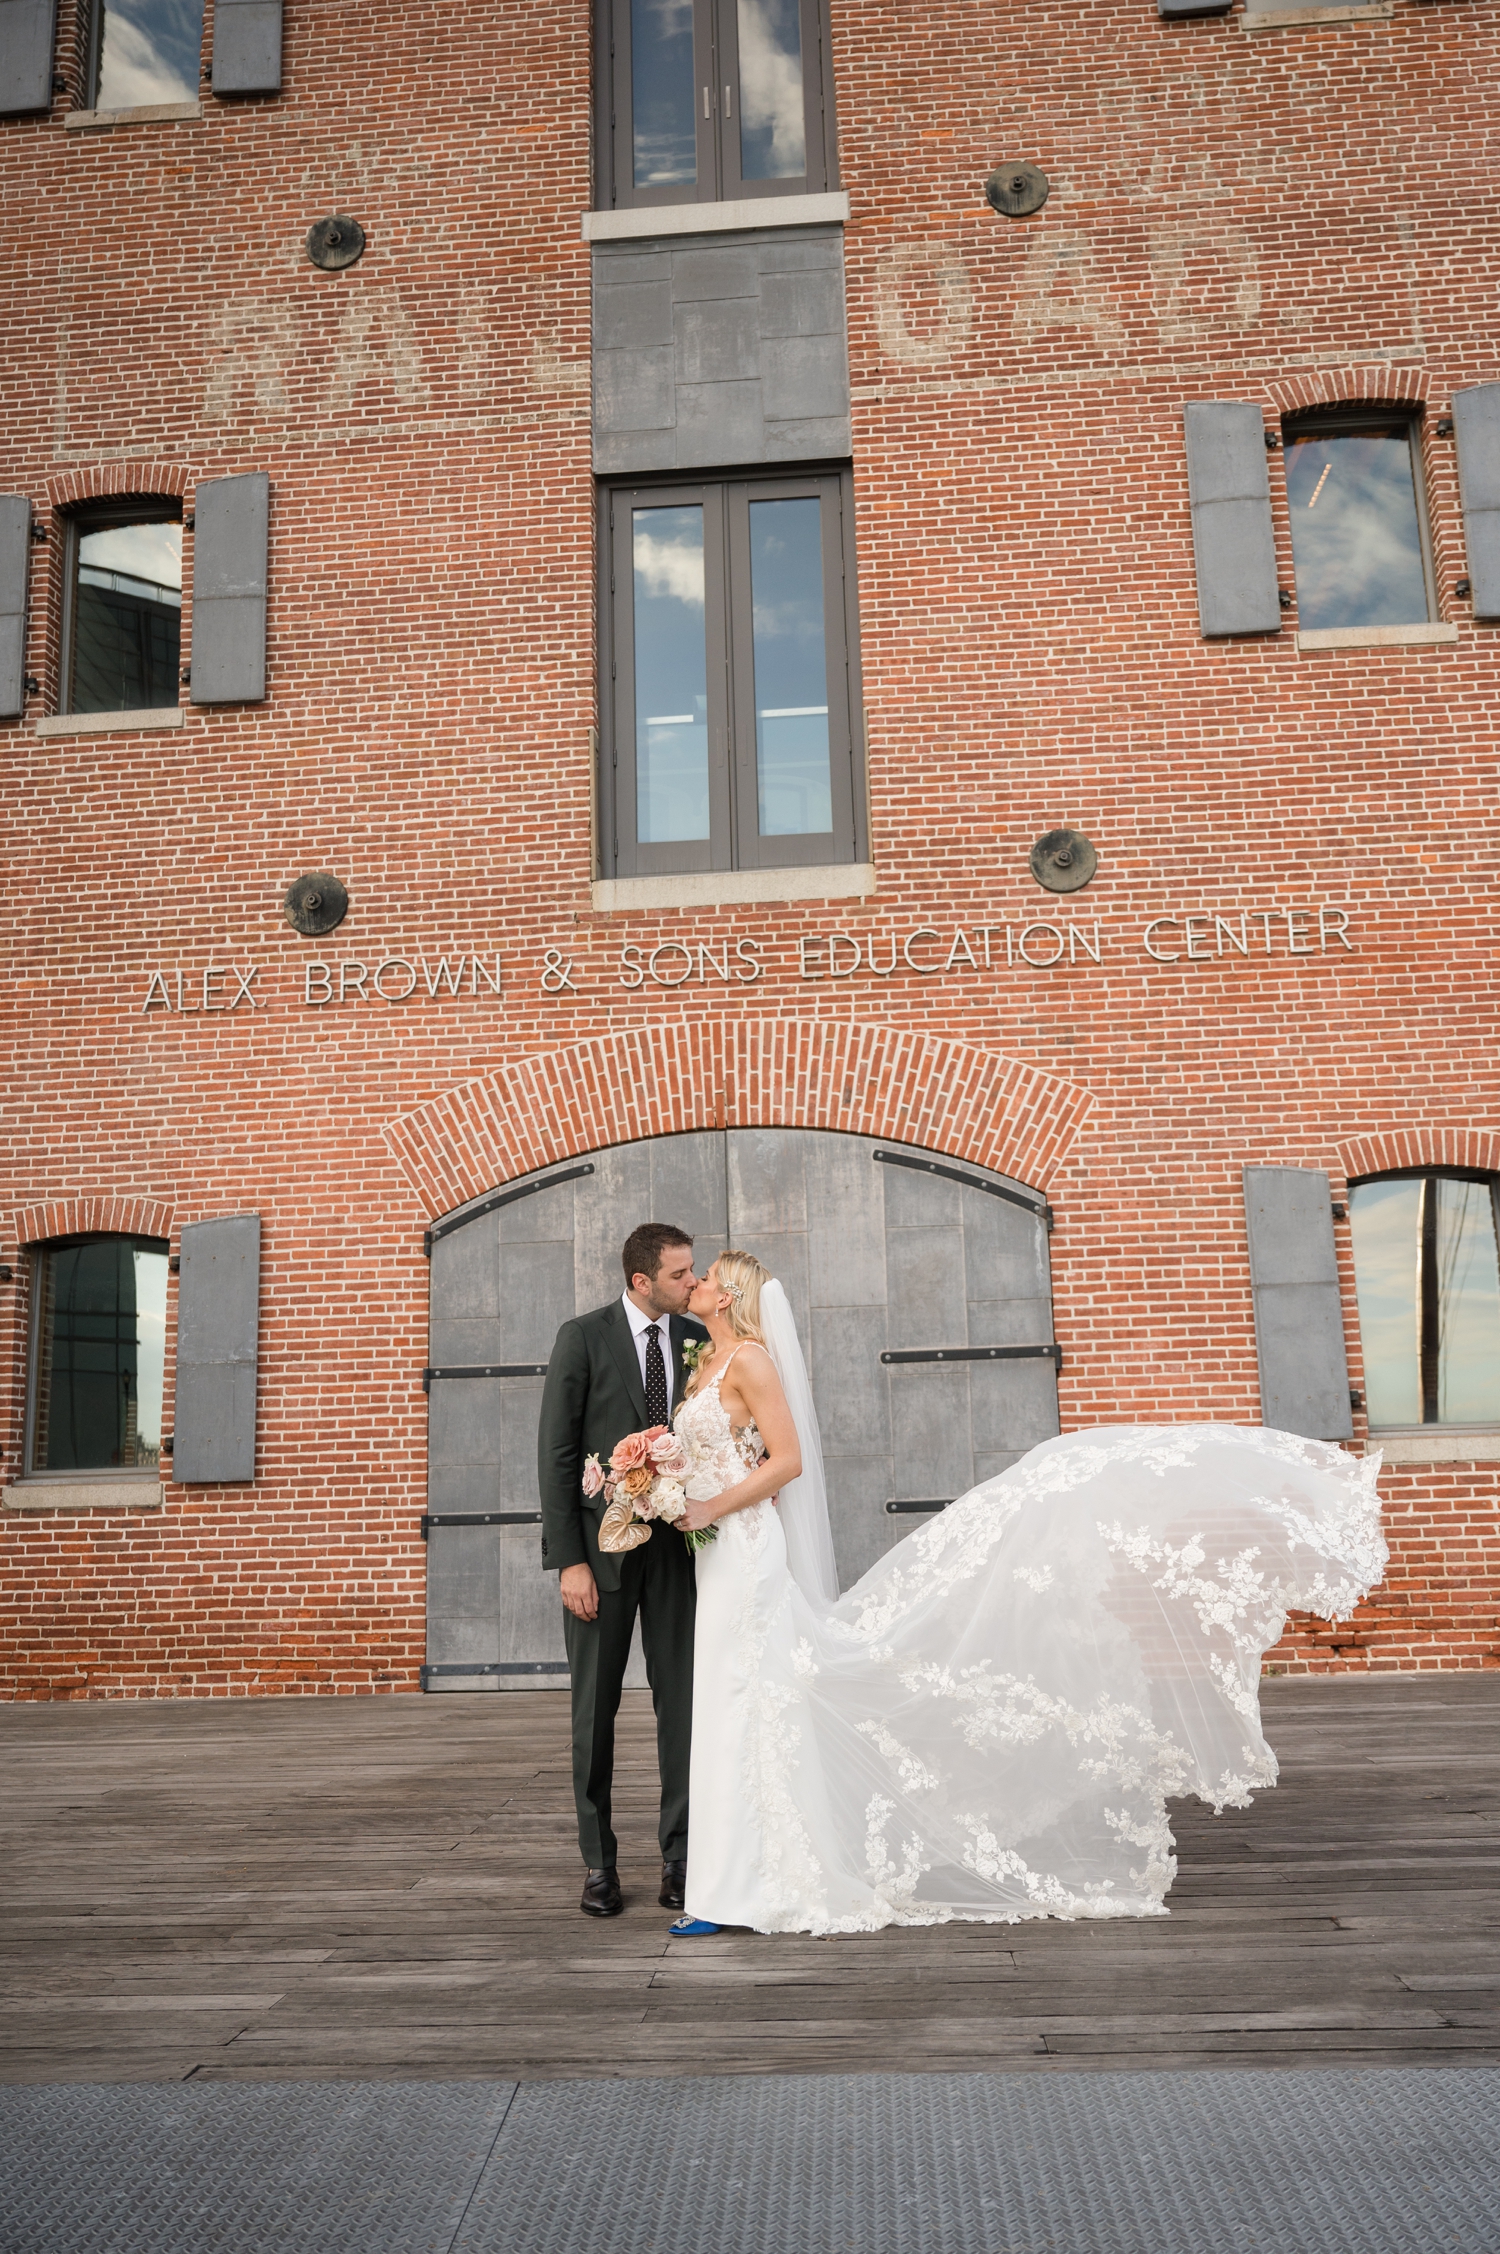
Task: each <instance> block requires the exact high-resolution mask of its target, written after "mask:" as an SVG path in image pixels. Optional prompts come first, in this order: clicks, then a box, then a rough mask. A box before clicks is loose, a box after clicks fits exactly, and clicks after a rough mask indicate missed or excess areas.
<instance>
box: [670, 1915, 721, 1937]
mask: <svg viewBox="0 0 1500 2254" xmlns="http://www.w3.org/2000/svg"><path fill="white" fill-rule="evenodd" d="M667 1931H668V1933H669V1934H670V1935H671V1937H672V1939H673V1940H674V1941H684V1940H688V1939H690V1938H692V1937H693V1936H696V1935H697V1934H700V1933H717V1932H719V1931H720V1928H719V1927H718V1926H717V1925H710V1924H709V1922H708V1919H707V1918H706V1917H674V1918H673V1920H672V1922H671V1924H670V1925H669V1926H668V1927H667Z"/></svg>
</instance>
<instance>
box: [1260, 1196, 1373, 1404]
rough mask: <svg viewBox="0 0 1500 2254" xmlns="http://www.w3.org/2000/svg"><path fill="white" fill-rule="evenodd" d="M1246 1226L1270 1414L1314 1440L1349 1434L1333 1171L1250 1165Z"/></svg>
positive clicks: (1263, 1383) (1264, 1394)
mask: <svg viewBox="0 0 1500 2254" xmlns="http://www.w3.org/2000/svg"><path fill="white" fill-rule="evenodd" d="M1244 1189H1245V1226H1246V1229H1247V1231H1248V1233H1249V1239H1250V1282H1251V1288H1252V1291H1253V1293H1254V1299H1255V1350H1256V1354H1257V1356H1258V1358H1259V1362H1260V1406H1261V1416H1262V1418H1263V1419H1264V1421H1265V1423H1266V1424H1268V1425H1271V1426H1273V1427H1275V1428H1276V1429H1277V1430H1278V1431H1281V1432H1298V1433H1301V1434H1303V1435H1304V1436H1305V1437H1306V1438H1307V1439H1310V1440H1347V1439H1348V1438H1349V1437H1350V1436H1351V1434H1352V1433H1353V1430H1354V1423H1353V1419H1352V1417H1351V1415H1350V1407H1349V1364H1348V1359H1347V1357H1346V1354H1345V1350H1344V1316H1343V1304H1342V1301H1341V1299H1340V1296H1339V1280H1338V1256H1337V1253H1336V1252H1335V1249H1334V1242H1333V1204H1332V1198H1331V1194H1330V1191H1329V1186H1328V1176H1327V1175H1326V1174H1324V1173H1322V1172H1320V1171H1319V1170H1318V1169H1316V1168H1313V1167H1300V1166H1247V1167H1246V1168H1245V1170H1244Z"/></svg>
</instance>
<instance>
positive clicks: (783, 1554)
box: [538, 1221, 1386, 1938]
mask: <svg viewBox="0 0 1500 2254" xmlns="http://www.w3.org/2000/svg"><path fill="white" fill-rule="evenodd" d="M622 1258H623V1267H624V1277H625V1289H624V1291H623V1293H622V1295H621V1296H620V1298H619V1299H616V1300H613V1301H611V1302H610V1304H609V1305H608V1306H606V1307H600V1308H596V1309H595V1310H594V1311H593V1312H592V1313H591V1314H586V1315H580V1316H577V1317H575V1318H574V1319H573V1320H572V1321H570V1322H566V1323H564V1324H563V1326H562V1328H561V1329H560V1330H559V1332H558V1334H557V1342H556V1345H555V1346H554V1348H553V1350H552V1358H551V1362H550V1363H549V1365H548V1370H547V1382H546V1387H545V1390H544V1394H543V1400H542V1413H541V1427H540V1434H539V1440H538V1477H539V1482H540V1491H541V1506H542V1528H543V1533H542V1545H543V1547H542V1554H543V1563H544V1565H545V1566H547V1567H548V1568H550V1569H551V1570H553V1571H555V1572H556V1573H557V1574H558V1576H559V1585H560V1592H561V1597H562V1603H563V1607H564V1630H565V1635H566V1642H567V1653H568V1660H569V1666H570V1670H571V1675H572V1697H573V1789H574V1795H575V1799H576V1801H577V1808H578V1841H579V1847H580V1849H581V1851H582V1855H583V1861H584V1865H585V1878H584V1888H583V1898H582V1903H581V1907H582V1908H583V1909H584V1911H586V1912H587V1913H588V1914H589V1915H591V1916H594V1917H614V1916H617V1915H618V1914H619V1913H620V1911H621V1910H622V1909H623V1908H624V1906H625V1905H624V1899H623V1896H622V1893H621V1888H620V1881H619V1876H618V1872H617V1868H616V1856H617V1842H616V1838H615V1832H614V1827H613V1822H612V1794H613V1772H614V1749H615V1718H616V1715H617V1713H618V1711H619V1704H620V1692H621V1688H622V1685H623V1683H624V1678H625V1669H626V1664H627V1661H628V1659H629V1655H630V1647H631V1639H632V1635H633V1632H634V1628H635V1623H636V1621H637V1619H639V1621H640V1626H641V1641H642V1644H643V1646H644V1649H645V1656H646V1671H647V1675H648V1677H649V1679H650V1684H651V1695H652V1700H653V1703H654V1706H655V1711H656V1739H657V1756H658V1762H659V1766H660V1771H661V1813H660V1822H659V1827H658V1837H659V1840H660V1845H661V1857H662V1867H661V1887H660V1892H659V1895H658V1900H659V1901H660V1902H661V1903H662V1904H663V1906H665V1907H666V1908H668V1909H671V1910H675V1911H677V1912H678V1913H679V1915H678V1916H677V1918H676V1920H675V1921H674V1923H673V1924H672V1926H671V1928H670V1930H671V1932H672V1933H673V1934H674V1935H680V1936H682V1937H684V1938H688V1937H696V1936H699V1935H703V1934H713V1933H717V1932H718V1931H719V1930H720V1928H721V1927H724V1926H734V1927H748V1928H750V1929H751V1930H752V1931H755V1932H759V1933H785V1932H793V1933H817V1934H838V1933H867V1932H873V1931H875V1930H877V1929H878V1928H880V1927H882V1926H886V1925H893V1924H894V1925H938V1924H945V1923H947V1922H948V1921H949V1920H951V1919H970V1920H974V1921H977V1922H980V1923H996V1924H1011V1923H1014V1922H1015V1921H1016V1920H1017V1919H1021V1918H1034V1917H1059V1918H1101V1917H1103V1918H1109V1917H1159V1916H1162V1915H1163V1914H1164V1910H1165V1897H1166V1894H1167V1891H1168V1888H1169V1887H1170V1885H1171V1883H1172V1879H1173V1876H1174V1874H1175V1870H1176V1863H1175V1860H1174V1858H1173V1852H1172V1845H1173V1842H1172V1833H1171V1828H1170V1824H1169V1821H1168V1813H1167V1802H1168V1800H1169V1798H1172V1797H1178V1796H1182V1795H1185V1794H1190V1793H1191V1794H1196V1795H1197V1796H1198V1797H1199V1798H1200V1799H1203V1800H1206V1801H1207V1802H1209V1804H1210V1805H1211V1806H1213V1807H1214V1808H1215V1809H1219V1808H1223V1807H1225V1806H1235V1807H1243V1806H1245V1805H1247V1804H1248V1801H1249V1796H1250V1793H1251V1791H1252V1789H1254V1788H1256V1787H1258V1786H1266V1785H1270V1784H1273V1783H1274V1782H1275V1778H1276V1762H1275V1757H1274V1755H1273V1754H1272V1752H1271V1749H1270V1747H1269V1745H1268V1744H1267V1743H1266V1740H1265V1737H1264V1735H1263V1734H1262V1730H1261V1722H1260V1710H1259V1700H1258V1685H1259V1675H1260V1666H1261V1658H1262V1655H1263V1653H1264V1652H1265V1651H1266V1650H1268V1649H1269V1648H1270V1647H1271V1646H1272V1645H1274V1643H1275V1642H1276V1640H1277V1638H1278V1637H1279V1635H1280V1633H1281V1629H1282V1626H1283V1624H1284V1622H1285V1618H1286V1615H1287V1613H1288V1612H1289V1611H1290V1610H1292V1609H1293V1608H1296V1609H1299V1610H1312V1611H1316V1612H1318V1613H1319V1614H1321V1615H1322V1616H1323V1617H1324V1618H1328V1617H1338V1618H1344V1617H1347V1616H1348V1614H1349V1613H1351V1612H1352V1611H1353V1610H1354V1607H1355V1605H1356V1604H1357V1603H1358V1601H1359V1599H1360V1598H1361V1596H1362V1595H1363V1594H1364V1593H1365V1592H1366V1591H1367V1590H1368V1589H1370V1588H1371V1587H1373V1586H1374V1585H1375V1584H1376V1583H1377V1582H1378V1581H1379V1580H1380V1578H1381V1575H1382V1573H1383V1571H1384V1568H1385V1554H1386V1552H1385V1542H1384V1538H1383V1535H1382V1532H1381V1525H1380V1504H1379V1497H1378V1495H1377V1493H1376V1489H1375V1473H1376V1471H1377V1470H1378V1468H1379V1459H1378V1457H1373V1456H1366V1457H1363V1458H1359V1457H1354V1456H1349V1455H1346V1454H1345V1453H1344V1452H1343V1450H1342V1449H1340V1448H1338V1447H1336V1446H1334V1445H1332V1444H1330V1443H1327V1442H1324V1441H1319V1440H1308V1439H1303V1438H1301V1437H1299V1436H1297V1435H1295V1434H1292V1433H1285V1432H1276V1431H1270V1430H1265V1429H1263V1428H1260V1427H1247V1426H1239V1425H1229V1424H1168V1425H1123V1426H1115V1427H1108V1426H1106V1427H1101V1428H1095V1429H1093V1430H1088V1431H1082V1432H1073V1433H1068V1434H1064V1435H1063V1436H1061V1437H1059V1438H1056V1439H1051V1440H1044V1441H1042V1442H1041V1443H1040V1445H1039V1446H1037V1447H1034V1448H1032V1449H1031V1450H1030V1451H1029V1453H1027V1454H1025V1455H1023V1456H1021V1457H1020V1459H1019V1461H1016V1462H1013V1463H1012V1464H1011V1465H1010V1466H1009V1468H1008V1469H1006V1470H1003V1471H1001V1472H999V1473H998V1474H997V1475H996V1476H994V1477H992V1478H989V1479H986V1480H983V1481H982V1482H981V1483H980V1484H979V1485H978V1486H977V1487H974V1488H971V1489H970V1491H969V1492H968V1493H967V1494H966V1495H961V1496H958V1497H957V1498H956V1499H954V1500H953V1501H952V1502H949V1503H947V1504H946V1505H942V1504H935V1505H934V1506H933V1515H932V1516H931V1517H930V1518H928V1519H927V1520H926V1521H925V1523H923V1524H922V1525H920V1526H919V1527H918V1528H917V1530H916V1531H915V1532H913V1533H910V1534H908V1535H907V1536H906V1537H905V1539H904V1540H902V1541H898V1542H896V1543H895V1544H894V1545H893V1546H892V1547H891V1548H889V1549H888V1550H887V1551H886V1553H885V1555H884V1556H882V1557H879V1558H877V1560H876V1562H875V1563H874V1564H873V1565H872V1566H870V1567H869V1569H868V1570H867V1571H866V1572H865V1573H864V1574H863V1575H862V1576H861V1578H860V1579H859V1580H857V1581H856V1582H855V1583H854V1585H853V1587H852V1588H850V1589H848V1590H846V1591H845V1592H844V1593H843V1595H842V1596H841V1595H840V1593H839V1585H838V1575H837V1571H836V1567H835V1562H834V1546H833V1536H832V1532H831V1529H830V1522H829V1512H828V1497H827V1490H826V1484H825V1473H824V1463H823V1451H822V1443H821V1438H820V1434H819V1428H818V1418H817V1413H816V1411H815V1409H814V1406H813V1396H812V1389H811V1385H810V1383H809V1379H808V1373H807V1367H806V1364H805V1362H804V1360H803V1356H802V1348H801V1344H800V1341H799V1339H798V1334H797V1326H796V1323H795V1321H794V1319H793V1316H792V1310H791V1307H790V1305H789V1303H788V1300H787V1296H786V1293H785V1292H784V1291H783V1289H782V1287H781V1285H780V1284H779V1283H778V1282H777V1281H776V1280H775V1279H774V1278H773V1277H772V1276H770V1275H769V1274H768V1273H767V1271H766V1270H765V1269H764V1268H763V1267H762V1266H761V1264H760V1262H759V1261H758V1260H756V1259H755V1258H754V1257H753V1256H752V1255H751V1254H749V1253H747V1252H733V1251H730V1252H721V1253H720V1254H719V1255H718V1257H717V1258H716V1259H715V1260H714V1261H713V1262H712V1263H711V1264H710V1265H709V1267H708V1269H707V1272H706V1274H705V1275H703V1276H702V1277H700V1276H699V1275H697V1273H696V1272H695V1270H694V1265H693V1241H692V1239H691V1238H690V1237H689V1236H688V1235H687V1233H686V1232H685V1231H684V1230H682V1229H678V1228H674V1227H672V1226H670V1225H668V1224H667V1223H664V1222H654V1221H653V1222H647V1223H645V1224H644V1225H643V1226H642V1227H640V1228H637V1229H635V1230H633V1231H632V1233H631V1235H630V1236H629V1237H628V1238H627V1239H626V1242H625V1246H624V1251H623V1256H622ZM976 1291H977V1292H978V1294H979V1298H980V1299H981V1300H982V1298H983V1291H982V1284H981V1283H980V1282H979V1281H978V1280H975V1279H970V1283H969V1287H968V1296H969V1297H970V1298H973V1297H974V1295H975V1293H976ZM963 1296H964V1295H963V1292H962V1291H961V1292H960V1299H962V1298H963ZM830 1313H831V1314H832V1315H833V1316H834V1318H835V1320H834V1321H833V1322H831V1323H830V1324H829V1326H828V1332H827V1333H825V1334H824V1335H830V1334H831V1335H833V1336H838V1335H840V1326H839V1323H838V1321H837V1316H838V1310H836V1309H835V1310H830ZM865 1313H867V1310H864V1309H861V1314H862V1315H863V1314H865ZM845 1335H847V1333H845ZM860 1335H862V1336H867V1335H868V1324H865V1325H864V1326H863V1328H862V1330H861V1333H860ZM960 1374H961V1372H960ZM842 1375H843V1373H842V1372H841V1371H840V1369H839V1368H838V1367H837V1366H836V1365H833V1366H830V1367H829V1368H828V1369H827V1370H826V1371H825V1372H824V1373H823V1376H822V1379H821V1380H820V1384H821V1389H822V1393H823V1398H824V1401H825V1405H827V1406H829V1407H830V1408H831V1411H832V1414H833V1415H834V1416H835V1417H836V1418H837V1420H838V1455H839V1476H840V1479H841V1481H842V1483H843V1489H844V1492H843V1493H842V1496H841V1507H842V1509H843V1511H844V1512H845V1513H846V1514H848V1516H849V1520H850V1523H851V1524H853V1525H855V1526H856V1527H857V1526H858V1524H859V1514H860V1513H866V1514H873V1513H876V1512H880V1513H881V1514H882V1516H883V1514H884V1503H885V1500H886V1498H887V1497H889V1496H890V1495H891V1493H892V1492H893V1488H892V1485H891V1482H892V1481H893V1479H894V1478H895V1476H896V1473H895V1470H894V1464H895V1457H894V1455H893V1452H892V1450H893V1434H894V1433H895V1431H896V1429H897V1426H898V1418H897V1414H896V1410H897V1406H898V1404H897V1403H896V1399H895V1394H894V1389H893V1391H892V1396H891V1403H890V1406H889V1408H888V1409H887V1410H886V1411H885V1412H884V1414H883V1416H880V1417H879V1421H877V1414H878V1412H877V1410H876V1409H875V1407H874V1406H873V1405H870V1404H872V1402H873V1397H872V1395H871V1393H870V1389H869V1387H868V1385H867V1384H863V1383H862V1384H859V1385H857V1386H851V1387H849V1388H847V1389H844V1388H842V1387H841V1382H840V1381H841V1377H842ZM965 1382H966V1381H965ZM945 1400H947V1401H948V1407H947V1410H946V1411H945V1413H947V1414H957V1413H963V1414H965V1415H967V1414H969V1413H970V1411H969V1409H968V1407H967V1396H966V1394H965V1395H963V1397H962V1400H961V1399H960V1396H959V1394H957V1393H954V1394H953V1395H952V1397H951V1399H949V1397H948V1396H945ZM855 1401H860V1402H863V1403H865V1404H867V1406H866V1407H865V1408H864V1409H863V1411H861V1412H859V1413H856V1412H855V1410H854V1408H853V1403H854V1402H855ZM910 1408H911V1404H910V1403H909V1402H908V1403H907V1409H908V1410H910ZM972 1413H973V1414H975V1415H976V1417H977V1415H978V1414H979V1411H978V1410H977V1409H976V1410H974V1411H973V1412H972ZM997 1444H1002V1443H999V1442H997V1439H996V1438H995V1437H991V1439H990V1440H989V1442H988V1445H989V1447H990V1448H991V1449H994V1448H995V1447H996V1446H997ZM606 1467H607V1468H606ZM870 1523H871V1520H870V1519H869V1518H868V1517H867V1519H866V1524H867V1525H868V1524H870ZM873 1523H876V1524H878V1523H879V1521H878V1520H875V1521H873Z"/></svg>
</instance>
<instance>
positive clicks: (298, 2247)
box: [0, 2082, 515, 2254]
mask: <svg viewBox="0 0 1500 2254" xmlns="http://www.w3.org/2000/svg"><path fill="white" fill-rule="evenodd" d="M514 2093H515V2084H514V2083H513V2082H276V2083H252V2084H235V2085H227V2084H200V2085H197V2086H194V2085H193V2084H191V2083H189V2084H187V2085H186V2086H184V2085H182V2084H168V2085H166V2086H163V2085H162V2084H161V2083H159V2082H132V2083H127V2084H124V2085H120V2084H115V2085H105V2086H101V2085H99V2084H77V2083H69V2084H67V2085H56V2084H54V2085H51V2086H48V2087H43V2088H32V2089H8V2090H3V2091H0V2248H3V2250H4V2254H345V2250H346V2249H347V2254H449V2250H450V2249H451V2247H452V2245H453V2239H454V2234H455V2232H456V2231H457V2229H458V2226H459V2223H460V2221H461V2219H462V2217H463V2213H464V2209H465V2208H466V2206H467V2205H468V2203H469V2199H470V2196H471V2194H472V2193H473V2190H474V2186H475V2184H476V2182H477V2181H478V2178H479V2174H480V2171H481V2169H482V2168H483V2167H484V2165H485V2162H486V2161H487V2160H488V2158H489V2156H490V2153H491V2152H492V2150H493V2149H494V2143H495V2138H496V2135H497V2133H498V2131H499V2129H500V2125H501V2123H502V2122H503V2121H504V2119H505V2113H506V2108H507V2106H508V2105H509V2104H510V2101H511V2099H512V2097H513V2095H514Z"/></svg>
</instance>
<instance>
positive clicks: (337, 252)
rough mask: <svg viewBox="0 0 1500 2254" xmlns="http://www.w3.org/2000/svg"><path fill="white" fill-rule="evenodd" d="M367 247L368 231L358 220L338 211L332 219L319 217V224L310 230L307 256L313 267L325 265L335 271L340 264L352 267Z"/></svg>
mask: <svg viewBox="0 0 1500 2254" xmlns="http://www.w3.org/2000/svg"><path fill="white" fill-rule="evenodd" d="M364 247H365V231H364V229H363V227H361V225H360V223H359V221H358V220H357V219H350V218H348V217H346V215H345V214H344V213H343V212H341V211H336V212H335V213H334V215H333V217H332V218H331V219H320V220H319V221H318V224H317V225H316V227H310V228H309V229H308V231H307V255H308V257H309V258H310V259H311V260H312V262H313V264H314V266H322V267H326V268H327V270H328V271H329V272H330V273H336V272H337V271H338V269H339V268H340V267H341V266H352V265H353V264H354V261H355V260H356V258H358V257H359V255H360V252H361V251H362V250H363V249H364Z"/></svg>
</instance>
